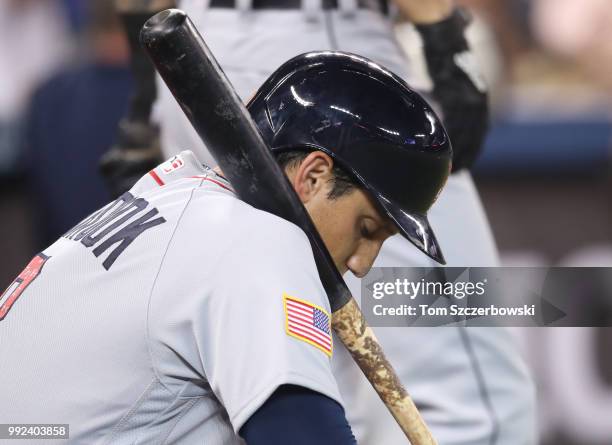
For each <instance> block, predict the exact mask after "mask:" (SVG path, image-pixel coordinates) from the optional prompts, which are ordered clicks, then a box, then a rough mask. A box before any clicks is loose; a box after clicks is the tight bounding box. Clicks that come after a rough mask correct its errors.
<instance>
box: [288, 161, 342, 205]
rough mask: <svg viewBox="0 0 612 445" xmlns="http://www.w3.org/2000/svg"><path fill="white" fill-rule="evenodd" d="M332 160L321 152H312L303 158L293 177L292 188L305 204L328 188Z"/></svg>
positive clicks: (331, 173)
mask: <svg viewBox="0 0 612 445" xmlns="http://www.w3.org/2000/svg"><path fill="white" fill-rule="evenodd" d="M333 168H334V160H333V159H332V158H331V157H330V156H328V155H327V154H325V153H323V152H322V151H313V152H311V153H309V154H308V156H306V157H305V158H304V160H303V161H302V162H301V163H300V165H299V166H298V167H297V169H296V171H295V174H294V175H293V181H292V182H293V186H294V188H295V191H296V192H297V194H298V196H299V197H300V199H301V201H302V202H303V203H304V204H306V203H308V202H309V201H311V200H312V199H313V198H314V197H315V196H317V195H319V193H325V194H326V195H325V196H327V189H328V188H329V180H330V179H331V178H332V176H333Z"/></svg>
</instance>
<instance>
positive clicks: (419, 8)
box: [394, 0, 455, 24]
mask: <svg viewBox="0 0 612 445" xmlns="http://www.w3.org/2000/svg"><path fill="white" fill-rule="evenodd" d="M394 1H395V3H396V4H397V7H398V8H399V10H400V11H401V13H402V14H403V15H404V17H406V19H408V20H409V21H411V22H412V23H415V24H429V23H436V22H439V21H441V20H444V19H445V18H447V17H448V16H450V15H451V13H452V12H453V8H454V7H455V5H454V1H453V0H394Z"/></svg>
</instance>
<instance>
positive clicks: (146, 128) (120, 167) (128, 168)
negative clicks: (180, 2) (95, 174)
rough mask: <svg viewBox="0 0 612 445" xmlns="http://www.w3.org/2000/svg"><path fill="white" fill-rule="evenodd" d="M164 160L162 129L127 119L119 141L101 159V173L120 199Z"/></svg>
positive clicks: (120, 127)
mask: <svg viewBox="0 0 612 445" xmlns="http://www.w3.org/2000/svg"><path fill="white" fill-rule="evenodd" d="M161 162H162V154H161V149H160V144H159V128H158V127H157V126H156V125H152V124H148V123H144V122H134V121H129V120H123V121H121V122H120V124H119V133H118V141H117V144H116V145H114V146H113V147H111V149H110V150H109V151H108V152H106V153H105V154H104V156H102V159H101V160H100V172H101V173H102V175H103V176H104V179H105V180H106V184H107V186H108V188H109V190H110V192H111V195H112V196H113V198H116V197H118V196H121V195H122V194H123V193H125V192H126V191H128V190H129V189H130V188H132V186H133V185H134V184H135V183H136V182H137V181H138V180H139V179H140V178H141V177H142V176H143V175H145V174H146V173H147V172H148V171H149V170H151V169H153V168H155V167H156V166H157V165H159V164H160V163H161Z"/></svg>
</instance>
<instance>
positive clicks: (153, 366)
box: [145, 187, 199, 396]
mask: <svg viewBox="0 0 612 445" xmlns="http://www.w3.org/2000/svg"><path fill="white" fill-rule="evenodd" d="M198 188H199V187H194V188H192V189H191V191H190V193H189V197H188V198H187V201H186V202H185V206H184V207H183V210H182V211H181V214H180V215H179V217H178V219H177V221H176V224H175V226H174V229H173V230H172V234H171V235H170V239H169V240H168V243H167V244H166V248H165V250H164V254H163V255H162V258H161V261H160V262H159V266H158V267H157V272H156V273H155V278H154V279H153V283H152V284H151V290H150V291H149V297H148V300H147V317H146V324H145V329H146V332H145V341H146V344H147V352H148V354H149V360H150V361H151V369H152V370H153V373H154V374H155V377H156V378H157V380H158V381H159V383H160V384H161V385H162V386H163V387H164V388H165V389H166V390H167V391H169V392H170V393H171V394H173V395H175V396H176V395H177V394H176V393H175V392H174V391H172V390H171V389H170V388H168V386H167V385H166V383H165V382H164V381H163V380H162V378H161V376H160V373H159V370H158V369H157V363H156V361H155V358H154V354H153V351H152V348H151V338H150V331H149V314H150V311H151V298H152V296H153V292H154V291H155V286H156V284H157V279H158V278H159V274H160V272H161V270H162V268H163V266H164V261H165V259H166V255H167V254H168V251H169V250H170V245H171V244H172V241H173V240H174V235H175V234H176V231H177V230H178V227H179V226H180V225H181V221H182V220H183V216H184V215H185V212H186V211H187V207H189V204H190V203H191V200H192V199H193V194H194V192H195V191H196V190H197V189H198Z"/></svg>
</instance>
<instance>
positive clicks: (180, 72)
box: [140, 9, 436, 445]
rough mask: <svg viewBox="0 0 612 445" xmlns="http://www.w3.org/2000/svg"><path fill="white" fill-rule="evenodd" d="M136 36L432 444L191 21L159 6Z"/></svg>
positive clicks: (341, 331)
mask: <svg viewBox="0 0 612 445" xmlns="http://www.w3.org/2000/svg"><path fill="white" fill-rule="evenodd" d="M140 38H141V42H142V44H143V46H144V47H145V49H146V51H147V53H148V54H149V56H150V57H151V60H152V61H153V64H154V65H155V66H156V68H157V71H158V72H159V73H160V75H161V77H162V78H163V79H164V81H165V83H166V85H168V87H169V88H170V91H171V92H172V94H173V95H174V97H175V98H176V100H177V102H178V103H179V104H180V106H181V108H182V109H183V111H184V112H185V114H186V115H187V117H188V118H189V120H190V121H191V124H192V125H193V126H194V128H195V129H196V131H197V133H198V134H199V136H200V138H201V139H202V141H203V142H204V143H205V144H206V147H207V148H208V150H209V151H210V152H211V154H212V155H213V157H214V158H215V160H216V161H217V162H218V164H219V166H220V167H221V169H222V170H223V172H224V174H225V175H226V176H227V177H228V179H229V181H230V182H231V184H232V186H233V187H234V189H235V191H236V194H237V195H238V197H239V198H240V199H242V200H243V201H245V202H247V203H249V204H251V205H253V206H254V207H256V208H258V209H261V210H265V211H268V212H270V213H273V214H275V215H277V216H280V217H282V218H285V219H287V220H288V221H291V222H293V223H295V224H297V225H298V226H299V227H301V228H302V230H304V232H305V233H306V234H307V235H308V238H309V240H310V243H311V246H312V250H313V254H314V258H315V262H316V264H317V269H318V272H319V276H320V278H321V282H322V283H323V286H324V288H325V291H326V292H327V296H328V298H329V301H330V306H331V308H332V312H333V315H332V326H333V328H334V331H335V332H336V334H337V335H338V337H339V338H340V340H341V341H342V342H343V343H344V345H345V346H346V347H347V349H348V350H349V351H350V353H351V354H352V356H353V358H354V359H355V361H356V362H357V364H358V365H359V367H360V368H361V369H362V371H363V372H364V374H365V375H366V377H367V378H368V380H369V381H370V382H371V383H372V385H373V386H374V388H375V389H376V391H377V392H378V394H379V396H380V397H381V399H382V400H383V402H384V403H385V405H386V406H387V407H388V408H389V410H390V411H391V413H392V414H393V416H394V417H395V419H396V420H397V422H398V423H399V425H400V427H401V428H402V430H403V431H404V433H405V434H406V436H407V437H408V439H409V440H410V442H411V443H412V444H413V445H432V444H435V443H436V442H435V440H434V438H433V437H432V435H431V433H430V432H429V430H428V429H427V426H426V425H425V423H424V421H423V419H422V418H421V416H420V414H419V412H418V410H417V409H416V406H415V405H414V403H413V402H412V400H411V399H410V396H409V395H408V393H407V391H406V390H405V389H404V388H403V387H402V384H401V383H400V381H399V378H398V377H397V375H396V373H395V371H394V370H393V368H392V367H391V365H390V364H389V362H388V361H387V359H386V358H385V355H384V353H383V351H382V348H381V347H380V345H379V343H378V341H377V340H376V337H375V336H374V334H373V332H372V330H371V329H370V328H369V327H368V326H367V324H366V322H365V319H364V317H363V314H362V313H361V310H360V309H359V306H358V305H357V303H356V302H355V300H354V299H353V297H352V296H351V294H350V292H349V290H348V288H347V286H346V284H345V283H344V280H343V279H342V276H341V275H340V273H339V272H338V270H337V269H336V267H335V265H334V263H333V261H332V259H331V256H330V254H329V252H328V251H327V248H326V247H325V245H324V244H323V241H322V240H321V237H320V235H319V233H318V232H317V230H316V228H315V226H314V224H313V222H312V220H311V219H310V216H309V215H308V213H307V211H306V209H305V208H304V206H303V205H302V203H301V202H300V200H299V198H298V197H297V195H296V193H295V191H294V190H293V187H292V186H291V184H290V183H289V181H288V179H287V177H286V176H285V174H284V172H283V171H282V169H281V168H280V167H279V165H278V163H277V162H276V160H275V159H274V157H273V155H272V153H271V151H270V149H269V148H268V147H267V145H266V143H265V142H264V141H263V139H262V138H261V135H260V134H259V131H258V129H257V127H256V125H255V123H254V122H253V120H252V119H251V116H250V114H249V112H248V111H247V109H246V107H245V106H244V104H243V103H242V101H241V100H240V98H239V97H238V95H237V94H236V92H235V90H234V88H233V87H232V85H231V84H230V82H229V80H228V79H227V77H226V76H225V74H224V73H223V71H222V69H221V67H220V66H219V64H218V63H217V61H216V60H215V58H214V56H213V55H212V53H211V51H210V50H209V48H208V47H207V46H206V44H205V43H204V40H203V39H202V36H201V35H200V34H199V33H198V31H197V30H196V28H195V26H194V25H193V23H192V22H191V20H189V18H188V17H187V15H186V14H185V13H184V12H183V11H180V10H177V9H169V10H166V11H162V12H160V13H158V14H156V15H155V16H153V17H152V18H151V19H149V20H148V21H147V23H146V24H145V26H144V27H143V29H142V32H141V36H140Z"/></svg>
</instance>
